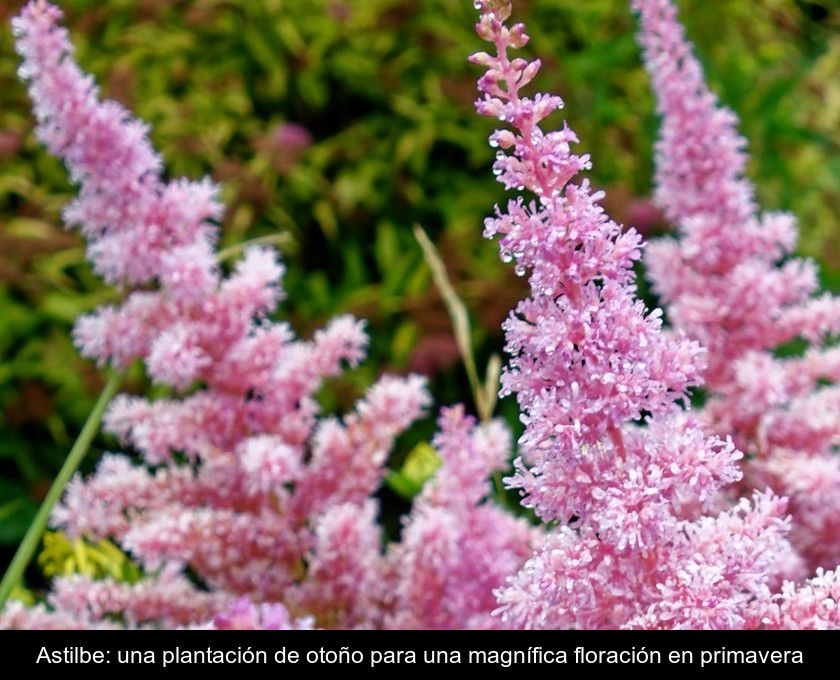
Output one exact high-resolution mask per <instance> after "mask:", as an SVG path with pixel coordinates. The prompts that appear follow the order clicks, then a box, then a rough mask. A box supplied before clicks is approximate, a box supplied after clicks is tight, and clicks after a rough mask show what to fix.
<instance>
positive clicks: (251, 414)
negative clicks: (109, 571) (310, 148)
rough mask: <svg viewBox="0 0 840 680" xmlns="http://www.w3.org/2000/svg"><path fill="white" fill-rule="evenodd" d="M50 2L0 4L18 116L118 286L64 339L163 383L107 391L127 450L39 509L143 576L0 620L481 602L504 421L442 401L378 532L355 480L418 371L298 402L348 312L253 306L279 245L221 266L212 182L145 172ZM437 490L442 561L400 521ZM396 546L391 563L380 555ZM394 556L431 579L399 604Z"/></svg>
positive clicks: (501, 534)
mask: <svg viewBox="0 0 840 680" xmlns="http://www.w3.org/2000/svg"><path fill="white" fill-rule="evenodd" d="M59 19H60V12H59V10H57V9H56V8H55V7H53V6H51V5H49V4H48V3H46V2H45V1H44V0H33V1H32V2H30V3H29V4H28V5H27V6H26V7H25V8H24V9H23V11H22V12H21V14H20V16H19V17H18V18H16V19H15V21H14V30H15V34H16V36H17V38H18V50H19V52H20V53H21V55H22V56H23V58H24V61H23V66H22V67H21V72H22V75H23V76H24V77H25V78H26V79H27V80H28V81H29V87H30V93H31V95H32V99H33V101H34V103H35V109H36V116H37V118H38V120H39V137H40V138H41V139H42V141H44V142H45V143H46V144H47V145H48V147H49V148H50V150H51V151H52V152H53V153H55V154H57V155H59V156H60V157H62V158H63V159H64V160H65V162H66V163H67V165H68V168H69V169H70V173H71V176H72V178H73V179H74V181H76V182H77V183H79V184H80V194H79V198H78V199H77V200H76V201H75V202H74V203H73V204H72V205H71V206H70V207H69V208H68V210H67V212H66V218H67V221H68V223H69V224H78V225H79V226H80V227H81V229H82V232H83V234H84V235H85V236H86V237H87V238H88V240H89V243H90V248H89V254H90V257H91V259H92V260H93V261H94V263H95V266H96V268H97V270H98V271H99V272H101V273H102V274H103V276H105V277H106V278H107V279H108V280H109V281H111V282H114V283H118V284H121V285H123V286H125V287H126V289H127V290H128V292H127V295H126V299H125V301H124V302H123V303H122V304H121V305H118V306H110V307H104V308H101V309H99V310H97V311H96V312H94V313H93V314H91V315H88V316H85V317H82V318H81V319H80V320H79V321H78V323H77V326H76V331H75V336H76V340H77V343H78V344H79V346H80V348H81V349H82V352H83V353H84V354H85V355H86V356H88V357H90V358H93V359H96V360H97V361H98V362H100V363H110V364H112V365H114V366H117V367H122V366H125V365H127V364H128V363H130V362H132V361H134V360H136V359H141V360H142V361H143V362H144V364H145V368H146V370H147V373H148V375H149V376H150V377H151V378H152V379H153V380H154V381H156V382H158V383H162V384H165V385H168V386H170V387H171V388H173V389H172V392H173V396H171V397H168V398H162V399H157V400H150V399H147V398H143V397H134V396H127V395H121V396H119V397H118V398H117V399H115V400H114V402H113V403H112V404H111V406H110V408H109V410H108V412H107V414H106V416H105V428H106V429H107V430H108V431H110V432H112V433H113V434H115V435H116V436H117V437H118V438H119V440H120V442H121V444H122V445H124V446H126V447H130V448H132V449H133V450H134V451H136V452H138V453H139V454H140V455H141V457H142V459H143V462H144V463H145V465H135V464H133V463H132V462H130V460H129V459H128V458H127V457H125V456H121V455H106V456H104V457H103V458H102V459H101V460H100V462H99V466H98V468H97V471H96V473H95V474H93V475H92V476H91V477H90V478H88V479H85V480H83V479H82V478H80V477H77V478H75V479H74V480H72V482H71V483H70V485H69V486H68V488H67V492H66V494H65V496H64V498H63V499H62V500H61V502H60V504H59V505H58V506H57V507H56V508H55V510H54V514H53V522H54V523H55V524H56V525H57V526H59V527H60V528H61V529H62V530H63V531H65V532H66V533H67V534H69V535H71V536H74V537H87V538H95V539H98V538H109V539H112V540H114V541H116V542H117V543H119V544H120V545H121V546H122V547H123V548H124V549H126V550H127V551H129V553H130V554H131V556H132V557H133V558H134V559H135V560H136V561H137V562H138V563H139V564H140V565H141V566H142V567H143V569H144V571H145V573H146V574H147V576H146V577H145V578H144V579H143V580H142V581H140V582H139V583H137V584H132V585H127V584H119V583H114V582H112V581H94V580H91V579H87V578H82V577H73V578H71V579H63V580H59V581H57V582H56V584H55V586H54V589H53V591H52V593H51V594H50V595H49V597H48V608H45V607H44V606H42V605H41V606H38V607H36V608H33V609H31V610H27V611H21V610H20V608H19V607H18V606H17V605H11V606H10V608H9V609H7V610H6V612H5V613H3V614H2V616H3V618H2V622H3V624H4V625H7V626H10V627H12V626H21V627H27V626H39V627H40V626H45V627H46V626H56V627H61V626H62V625H64V624H66V623H68V622H71V621H72V622H73V624H74V625H79V626H81V627H99V626H107V625H110V624H111V621H112V617H113V616H116V615H119V616H121V617H122V622H123V623H124V624H125V625H126V626H129V627H135V626H158V627H181V626H183V627H211V628H264V629H269V628H270V629H287V628H295V627H311V626H313V625H315V624H316V623H317V625H319V626H327V627H338V628H351V627H352V628H375V627H379V626H382V625H385V622H386V620H387V621H388V622H390V623H391V624H395V625H405V626H412V627H416V626H425V625H440V626H461V625H464V626H482V627H483V626H486V625H490V624H493V623H495V622H496V620H495V619H493V620H491V619H490V612H491V611H492V609H493V607H494V606H495V601H494V598H493V590H494V589H495V588H496V587H498V586H499V585H501V584H502V582H503V579H504V577H505V576H506V575H507V574H508V573H510V572H512V571H514V570H515V569H516V568H518V567H519V566H520V565H521V563H522V562H524V560H525V558H526V557H527V555H528V554H529V552H530V549H531V544H532V541H533V536H534V534H533V531H532V530H531V529H530V528H528V527H527V526H526V525H525V524H524V523H523V522H521V521H519V520H515V519H513V518H512V517H510V516H508V515H507V514H505V513H504V512H503V511H502V510H501V509H499V508H496V507H494V506H492V505H491V504H490V503H488V502H485V497H486V496H487V492H488V489H487V477H488V476H489V475H490V474H491V472H492V471H493V470H495V469H497V468H500V467H503V466H504V464H505V463H506V461H507V460H508V454H509V438H508V437H507V436H506V433H505V432H504V431H501V429H500V427H499V426H498V425H488V426H486V427H481V428H476V430H475V432H472V425H471V423H470V422H469V421H467V420H466V419H464V418H463V417H462V416H461V415H452V416H450V417H446V418H444V419H443V420H442V427H443V428H444V432H443V433H442V434H441V435H440V437H441V439H440V444H439V446H440V448H441V453H442V455H443V456H444V458H446V463H445V465H444V469H445V473H442V474H441V475H440V476H439V477H438V478H437V479H436V480H435V482H434V483H433V484H432V485H431V487H430V489H432V490H430V491H428V492H427V493H426V494H424V496H423V497H422V498H421V499H420V500H419V501H418V504H417V507H416V508H415V510H414V512H413V513H412V519H411V520H410V521H409V523H410V526H409V527H408V528H407V529H406V539H405V546H404V547H393V546H392V550H391V551H387V552H386V550H385V549H384V546H383V544H382V543H383V536H382V530H381V528H380V526H379V524H378V522H377V514H378V505H377V502H376V501H375V500H374V499H373V496H374V494H376V493H377V491H378V490H379V488H380V486H381V483H382V480H383V477H384V475H385V473H386V471H387V468H386V463H387V458H388V454H389V452H390V450H391V448H392V447H393V444H394V441H395V440H396V438H397V437H398V436H399V435H400V434H401V433H402V432H403V431H404V430H405V429H406V428H407V427H409V426H410V425H411V423H412V422H413V421H414V420H416V419H417V418H418V417H420V416H421V415H422V414H423V413H424V412H425V411H426V409H427V407H428V406H429V403H430V399H429V395H428V394H427V392H426V388H425V381H424V380H423V379H422V378H420V377H418V376H407V377H396V376H383V377H381V378H380V379H379V380H378V381H377V382H376V383H375V384H374V385H373V386H371V387H370V389H368V391H367V393H366V394H365V395H364V397H363V398H362V399H360V401H359V402H358V404H357V405H356V408H355V409H354V410H353V411H352V412H351V413H349V414H347V415H345V416H343V417H338V416H334V417H319V407H318V403H317V401H316V398H315V395H316V392H317V391H318V389H319V388H320V387H321V385H322V383H323V381H324V379H325V378H327V377H330V376H335V375H338V374H340V373H341V372H342V371H343V370H344V368H345V367H346V366H351V367H352V366H356V365H358V363H359V362H361V361H362V360H363V358H364V356H365V350H366V346H367V337H366V335H365V333H364V330H363V327H362V324H361V323H360V322H358V321H356V320H355V319H352V318H350V317H348V316H342V317H337V318H335V319H333V320H332V321H331V322H330V323H329V324H328V326H327V327H326V328H324V329H323V330H320V331H317V332H316V333H315V334H314V336H313V337H312V339H311V340H309V341H302V340H297V339H295V337H294V334H293V333H292V331H291V329H290V328H289V327H288V326H287V325H286V324H283V323H281V322H275V321H272V320H270V319H269V315H270V314H272V313H273V312H275V311H276V308H277V305H278V303H279V302H280V300H281V299H282V297H283V292H282V290H281V288H280V281H281V278H282V274H283V267H282V265H281V264H280V263H279V262H278V261H277V258H276V256H275V254H274V253H273V252H272V251H271V250H269V249H266V248H250V249H247V250H246V251H245V253H244V256H243V258H242V259H241V260H240V261H239V262H238V263H237V264H236V266H235V267H234V269H233V271H232V273H231V274H230V275H228V276H223V273H222V271H221V269H220V267H219V266H218V264H217V261H216V255H215V253H214V247H213V246H214V227H213V226H212V222H213V220H214V219H216V218H218V216H219V215H220V214H221V207H220V206H219V205H218V204H217V203H216V202H215V188H214V187H212V186H211V185H210V184H208V183H206V182H203V183H193V182H189V181H186V180H175V181H173V182H170V183H165V182H164V180H163V179H162V178H161V173H160V170H161V161H160V159H159V158H158V156H157V155H156V154H155V153H154V151H153V150H152V149H151V146H150V145H149V142H148V140H147V138H146V128H145V126H143V125H142V124H141V123H138V122H137V121H134V120H133V119H131V118H130V116H129V115H128V113H127V112H126V111H125V110H123V109H122V108H121V107H119V106H118V105H116V104H113V103H111V102H104V103H103V102H100V101H99V100H98V99H97V90H96V88H95V86H94V85H93V82H92V80H91V79H90V78H89V77H87V76H85V75H84V74H83V73H82V72H81V70H80V69H79V67H78V66H77V65H76V64H75V62H74V61H73V59H72V48H71V45H70V43H69V40H68V35H67V31H66V30H65V29H64V28H62V27H60V26H59V24H58V21H59ZM140 284H142V288H137V286H139V285H140ZM454 413H458V414H460V411H457V412H453V414H454ZM450 440H452V441H450ZM434 489H436V491H435V490H434ZM432 496H435V498H434V499H433V498H432ZM427 497H428V498H427ZM438 510H439V511H440V514H439V515H438V516H437V518H436V520H435V522H436V523H435V526H436V527H437V529H438V530H439V531H440V532H442V533H444V534H446V535H447V536H448V537H449V538H450V539H452V540H451V541H450V542H449V543H448V544H447V545H448V547H449V548H450V550H449V552H448V553H447V555H446V560H447V563H446V565H441V564H440V563H439V562H437V561H435V560H434V559H429V557H430V553H429V551H428V550H427V546H426V545H425V544H424V536H423V533H422V531H421V530H420V529H419V528H415V527H421V526H423V523H424V517H426V516H427V515H431V514H432V513H433V512H434V511H438ZM427 524H428V523H427ZM412 535H414V538H413V539H412ZM462 539H463V540H462ZM392 555H397V556H399V557H392ZM398 560H403V561H405V562H407V561H412V563H411V565H410V567H409V566H407V568H406V570H405V571H404V572H401V571H399V570H398V571H397V572H395V571H394V570H393V568H392V564H393V562H395V561H398ZM185 569H189V573H190V575H191V577H192V579H195V580H197V581H198V582H199V584H200V586H203V588H202V587H199V586H198V585H195V584H194V583H193V581H192V580H191V579H187V578H186V576H185V575H184V571H185ZM395 573H396V577H395ZM394 578H397V580H400V579H403V581H402V583H401V584H400V585H398V586H395V588H396V589H397V590H398V591H399V592H401V593H404V592H405V591H406V589H407V588H408V587H409V585H410V584H408V582H407V581H405V580H404V579H406V578H410V579H412V580H413V581H414V582H415V583H417V584H420V583H427V584H429V583H431V582H432V581H435V582H440V583H443V584H444V585H445V586H446V588H447V592H448V593H449V594H450V595H451V599H447V600H439V601H428V600H426V601H425V602H424V604H423V608H422V610H421V609H420V608H419V603H418V602H417V601H416V599H415V598H414V597H413V596H412V595H405V596H402V595H401V596H399V597H397V598H394V597H392V596H391V593H389V592H386V590H385V586H386V584H389V583H392V579H394Z"/></svg>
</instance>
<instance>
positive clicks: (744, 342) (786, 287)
mask: <svg viewBox="0 0 840 680" xmlns="http://www.w3.org/2000/svg"><path fill="white" fill-rule="evenodd" d="M633 7H634V9H635V10H636V11H637V12H638V13H639V20H640V32H639V41H640V43H641V45H642V47H643V49H644V59H645V65H646V67H647V70H648V72H649V73H650V76H651V81H652V83H653V88H654V92H655V94H656V100H657V110H658V112H659V114H660V115H661V117H662V126H661V130H660V133H659V139H658V142H657V146H656V197H657V200H658V202H659V204H660V205H661V207H662V208H663V209H664V211H665V214H666V215H667V216H668V218H669V219H670V220H671V221H672V222H673V223H674V224H675V226H676V227H677V228H678V230H679V234H680V239H679V240H674V239H662V240H660V241H659V242H656V243H654V244H652V245H651V247H650V248H649V251H648V254H647V258H646V263H647V266H648V271H649V273H650V275H651V278H652V280H653V282H654V288H655V290H656V291H657V292H658V293H659V295H660V296H661V297H662V299H663V301H664V302H665V303H666V304H667V307H668V312H669V316H670V318H671V320H672V321H673V323H674V325H675V326H676V327H677V328H680V329H682V330H683V331H685V332H686V333H687V334H688V335H689V336H691V337H693V338H695V339H697V340H699V341H700V342H701V343H702V344H703V345H704V346H706V347H707V348H708V350H709V357H710V359H709V362H710V365H709V369H708V371H707V374H706V383H707V386H708V390H709V399H708V402H707V405H706V407H705V409H704V412H703V416H704V418H705V419H706V420H707V421H709V422H711V423H712V425H713V426H714V427H715V429H716V430H717V431H718V432H721V433H731V434H732V435H733V437H734V438H735V441H736V444H737V445H738V446H739V447H741V448H743V449H744V450H745V451H746V452H747V453H749V454H751V456H750V459H749V462H748V463H747V464H746V467H745V473H746V477H747V481H748V482H750V483H751V484H754V485H758V486H761V487H763V486H765V485H768V484H769V485H770V486H771V487H772V488H773V489H775V490H776V491H777V492H778V493H779V494H781V495H785V496H788V497H789V498H790V509H791V512H792V514H793V518H794V526H793V533H792V540H793V542H794V543H795V544H796V546H797V548H799V549H800V550H801V552H802V554H803V555H804V557H805V558H806V559H807V561H808V563H809V565H810V566H811V568H812V569H813V568H816V567H818V566H822V567H825V568H832V567H834V565H835V564H837V563H838V562H840V520H838V517H840V458H838V456H837V455H836V453H834V448H835V447H836V445H837V444H838V443H840V388H838V387H837V386H836V383H837V381H838V379H840V353H838V349H837V348H836V347H832V348H820V346H819V345H820V342H821V340H822V339H823V338H824V337H825V336H826V335H827V334H837V333H838V331H840V300H838V299H837V298H835V297H832V296H830V295H825V294H824V295H817V293H818V280H817V275H816V266H815V264H814V263H813V262H811V261H810V260H804V259H799V258H794V257H792V254H793V250H794V246H795V242H796V237H797V230H796V223H795V220H794V218H793V217H792V216H791V215H787V214H767V215H760V214H759V213H758V208H757V206H756V203H755V199H754V193H755V192H754V188H753V186H752V184H751V183H750V182H749V180H748V179H746V177H745V176H744V167H745V164H746V158H747V156H746V153H745V150H744V149H745V146H746V142H745V141H744V139H743V138H742V137H740V136H739V135H738V133H737V131H736V125H737V118H736V117H735V115H734V114H733V113H732V112H731V111H729V110H728V109H724V108H722V107H721V106H720V105H719V103H718V101H717V98H716V97H715V95H713V94H712V93H711V92H710V90H709V88H708V87H707V85H706V83H705V81H704V78H703V72H702V69H701V67H700V64H699V63H698V61H697V58H696V57H695V55H694V53H693V50H692V46H691V44H690V43H689V42H688V41H687V39H686V37H685V31H684V29H683V27H682V26H681V25H680V23H679V21H678V19H677V11H676V7H675V5H674V4H673V2H671V0H634V2H633ZM796 338H802V339H805V340H808V341H809V342H811V343H812V344H813V347H812V348H811V349H810V350H809V351H808V352H807V353H806V354H804V355H803V356H798V357H791V358H786V359H780V358H777V357H775V356H774V354H773V350H774V349H775V348H776V347H777V346H779V345H781V344H783V343H786V342H788V341H790V340H794V339H796ZM826 382H829V383H832V384H834V386H825V385H824V383H826Z"/></svg>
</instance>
